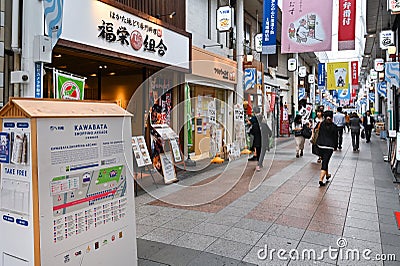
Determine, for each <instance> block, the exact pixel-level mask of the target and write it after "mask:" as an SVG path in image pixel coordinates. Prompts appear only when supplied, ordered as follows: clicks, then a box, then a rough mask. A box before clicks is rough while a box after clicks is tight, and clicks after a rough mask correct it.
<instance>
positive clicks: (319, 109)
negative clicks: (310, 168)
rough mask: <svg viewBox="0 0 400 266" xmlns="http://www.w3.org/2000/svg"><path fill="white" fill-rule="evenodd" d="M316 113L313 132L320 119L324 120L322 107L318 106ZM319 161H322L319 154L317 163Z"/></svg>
mask: <svg viewBox="0 0 400 266" xmlns="http://www.w3.org/2000/svg"><path fill="white" fill-rule="evenodd" d="M316 113H317V115H316V117H315V119H314V126H313V132H314V131H315V129H316V128H317V127H318V124H319V123H321V122H322V121H324V109H323V108H318V109H317V112H316ZM321 162H322V158H321V156H318V159H317V163H321Z"/></svg>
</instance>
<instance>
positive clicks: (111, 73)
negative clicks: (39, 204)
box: [108, 72, 116, 76]
mask: <svg viewBox="0 0 400 266" xmlns="http://www.w3.org/2000/svg"><path fill="white" fill-rule="evenodd" d="M115 74H116V73H115V72H110V73H109V74H108V75H110V76H115Z"/></svg>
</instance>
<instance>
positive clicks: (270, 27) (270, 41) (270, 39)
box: [262, 0, 278, 54]
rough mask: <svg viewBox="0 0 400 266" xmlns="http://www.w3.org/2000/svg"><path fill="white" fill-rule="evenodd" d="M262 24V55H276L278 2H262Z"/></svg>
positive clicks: (272, 0) (270, 0)
mask: <svg viewBox="0 0 400 266" xmlns="http://www.w3.org/2000/svg"><path fill="white" fill-rule="evenodd" d="M263 10H264V11H263V24H262V34H263V38H262V54H275V53H276V31H277V26H278V25H277V24H278V23H277V18H278V14H277V12H278V1H277V0H264V5H263Z"/></svg>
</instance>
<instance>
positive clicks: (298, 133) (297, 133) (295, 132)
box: [294, 130, 303, 137]
mask: <svg viewBox="0 0 400 266" xmlns="http://www.w3.org/2000/svg"><path fill="white" fill-rule="evenodd" d="M294 136H295V137H300V136H303V132H302V130H295V131H294Z"/></svg>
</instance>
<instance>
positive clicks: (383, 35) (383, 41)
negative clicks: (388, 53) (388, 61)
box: [379, 30, 394, 50]
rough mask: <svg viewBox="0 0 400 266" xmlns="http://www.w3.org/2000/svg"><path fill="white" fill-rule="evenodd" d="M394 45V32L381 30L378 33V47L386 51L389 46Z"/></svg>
mask: <svg viewBox="0 0 400 266" xmlns="http://www.w3.org/2000/svg"><path fill="white" fill-rule="evenodd" d="M393 44H394V32H393V31H392V30H383V31H381V32H380V33H379V47H380V48H381V49H382V50H387V49H388V47H389V46H390V45H393Z"/></svg>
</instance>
